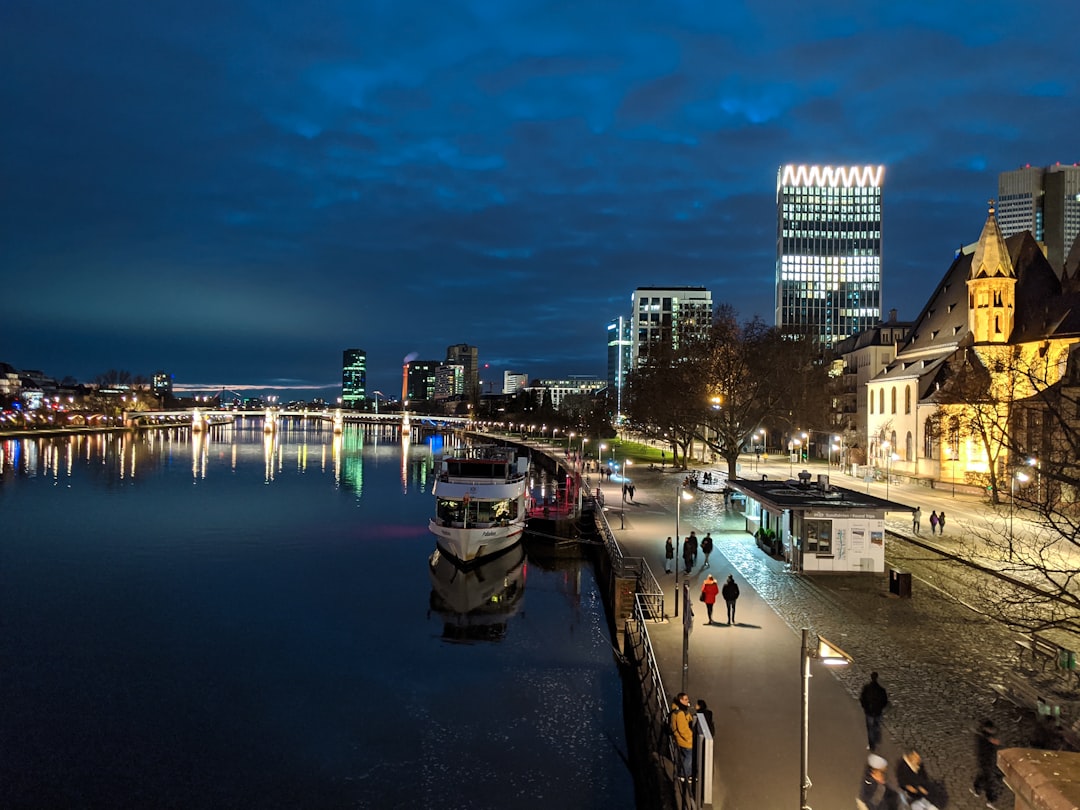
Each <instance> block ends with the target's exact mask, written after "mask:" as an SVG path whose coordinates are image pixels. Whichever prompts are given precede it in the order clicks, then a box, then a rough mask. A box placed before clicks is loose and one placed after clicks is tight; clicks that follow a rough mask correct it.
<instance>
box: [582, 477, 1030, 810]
mask: <svg viewBox="0 0 1080 810" xmlns="http://www.w3.org/2000/svg"><path fill="white" fill-rule="evenodd" d="M746 466H747V467H749V466H752V465H750V464H748V465H746ZM787 466H788V465H787V464H786V463H784V464H775V463H774V464H771V465H768V466H767V467H765V468H764V470H763V471H764V472H766V474H769V475H770V477H773V475H776V476H777V477H779V476H780V475H783V476H784V477H787V473H788V470H787ZM820 466H821V467H822V469H820V470H817V469H815V468H814V467H812V466H811V467H809V469H810V470H811V471H812V472H814V473H815V474H816V473H817V472H824V470H825V467H824V465H820ZM714 469H715V468H714ZM800 469H801V467H800ZM759 472H760V471H759ZM795 472H798V470H795ZM743 474H744V475H751V474H754V473H753V472H752V471H751V470H749V469H744V471H743ZM834 475H835V474H834ZM835 478H836V481H835V482H836V483H837V484H839V485H841V486H845V485H848V486H850V485H852V484H854V485H855V486H861V487H863V488H865V487H866V486H867V485H866V484H865V483H864V482H862V481H857V480H856V479H851V478H849V477H845V476H835ZM845 478H846V480H845ZM681 481H682V474H681V473H674V472H672V471H670V470H669V471H666V472H660V471H655V470H648V469H637V468H635V470H634V482H635V484H636V488H637V492H636V497H635V499H634V502H633V503H628V504H626V506H625V509H624V515H623V518H622V525H623V526H624V527H625V528H622V529H620V528H618V527H619V526H620V518H619V504H620V500H621V484H620V483H618V482H611V483H605V484H602V485H601V486H602V487H603V489H604V490H605V495H606V498H607V503H608V507H607V509H606V512H607V514H608V518H609V523H610V525H611V526H612V528H613V530H614V531H615V535H616V537H617V538H618V540H619V543H620V544H621V545H622V546H623V548H624V551H625V552H626V553H627V554H628V555H630V556H641V557H644V558H645V559H646V560H647V561H648V563H649V565H650V567H651V568H652V570H653V572H654V573H656V574H657V577H658V579H660V580H661V584H662V585H663V587H664V590H665V593H667V594H668V599H667V600H666V609H667V611H668V613H669V614H670V613H671V612H672V609H673V604H672V600H673V599H674V595H675V576H674V575H665V574H664V573H663V571H664V552H663V549H664V539H665V538H666V537H667V536H668V535H672V536H674V534H675V503H676V497H677V490H678V486H679V484H680V482H681ZM855 486H852V488H855ZM869 487H870V488H871V491H872V492H873V493H874V494H877V495H880V496H884V494H885V493H884V489H885V484H884V483H871V484H870V485H869ZM912 496H918V500H914V499H913V498H912ZM889 497H890V498H892V499H894V500H898V501H901V502H908V503H919V504H920V505H922V508H923V525H924V526H926V519H927V517H928V515H929V510H930V509H932V508H935V506H934V505H935V504H944V506H943V507H942V506H937V507H936V508H945V509H946V511H947V512H948V513H949V514H950V516H951V515H957V516H958V517H959V516H960V515H962V514H966V513H967V512H969V511H970V514H971V515H972V516H977V514H978V509H979V499H978V498H977V497H972V496H968V495H961V494H960V493H958V494H957V496H956V498H955V501H954V499H953V498H952V496H951V493H949V492H946V493H942V492H941V491H940V490H930V489H929V488H926V487H922V486H919V485H914V484H908V485H897V484H892V485H891V486H890V491H889ZM953 526H955V524H952V525H947V528H946V537H948V532H949V530H950V528H952V527H953ZM894 528H895V529H901V530H903V529H905V528H906V530H907V531H910V528H911V527H910V518H907V517H905V518H904V520H902V521H900V520H897V521H890V529H894ZM691 529H693V530H695V531H696V532H697V534H698V537H699V538H700V537H702V536H703V535H704V534H705V532H706V531H709V532H711V533H712V535H713V538H714V540H716V549H717V550H716V552H714V554H713V559H712V564H711V569H706V570H705V572H704V573H703V572H702V569H701V564H702V562H703V560H702V558H701V557H700V556H699V563H698V566H696V567H695V568H694V570H693V571H692V573H691V575H690V578H689V581H690V584H691V592H692V594H693V600H692V604H693V607H694V609H695V612H696V615H695V620H696V624H695V629H694V631H693V632H692V634H691V636H690V642H689V670H688V689H687V691H688V692H689V693H690V695H691V698H692V699H696V698H704V699H705V700H707V701H708V702H709V705H710V707H711V708H712V709H713V710H714V713H715V719H716V725H717V745H716V754H717V756H716V766H715V776H714V778H715V784H716V790H715V792H714V797H713V798H714V803H713V806H714V807H716V808H724V810H768V809H769V808H789V807H790V808H795V807H798V798H799V796H798V791H799V729H800V722H799V720H800V694H801V685H800V666H799V661H800V658H799V645H800V632H799V631H800V628H801V627H808V628H810V629H811V630H813V631H815V632H818V633H821V634H822V635H824V636H825V637H826V638H828V639H829V640H831V641H832V642H834V643H836V644H838V645H839V646H841V647H842V648H844V649H845V650H846V651H847V652H848V653H849V654H851V655H852V656H853V658H854V659H855V664H854V665H852V666H850V667H844V668H838V669H827V668H825V667H823V666H821V665H820V664H816V663H815V664H813V665H812V672H813V677H812V679H811V682H810V722H809V730H810V732H809V738H810V765H809V774H810V778H811V780H812V782H813V787H812V788H811V789H810V791H809V796H808V798H809V804H810V805H811V806H812V807H816V808H818V810H831V809H832V808H837V809H842V808H850V807H853V806H854V795H855V792H856V791H857V789H858V785H859V781H860V777H861V773H862V769H863V765H864V763H865V757H866V732H865V724H864V720H863V716H862V711H861V709H860V707H859V705H858V702H857V700H856V696H857V694H858V691H859V689H860V688H861V686H862V684H863V683H865V682H866V680H867V679H868V677H869V673H870V671H871V670H873V669H876V670H878V671H879V672H880V673H881V682H882V684H883V685H884V686H885V687H886V688H887V689H888V690H889V694H890V700H891V705H890V708H889V710H887V711H886V721H885V726H886V738H885V742H884V745H883V754H884V756H886V758H887V759H888V760H889V762H890V764H891V763H894V762H895V761H896V760H897V758H898V756H899V753H900V747H901V746H903V745H912V746H914V747H916V748H918V749H919V750H920V751H921V752H922V753H923V755H924V757H925V759H926V761H927V763H928V766H929V768H930V770H931V773H933V774H936V775H939V776H944V777H946V778H947V782H948V785H949V791H950V795H951V797H952V800H951V801H950V803H949V807H950V808H958V809H959V810H964V809H965V808H976V807H983V806H984V803H983V802H981V801H977V800H975V799H974V797H972V796H971V795H970V794H969V793H968V792H967V786H968V785H969V784H970V781H971V778H972V775H973V772H974V753H973V736H972V734H971V729H972V728H973V727H974V724H975V723H976V722H977V720H978V719H980V718H981V717H983V716H990V717H993V718H994V719H995V720H996V721H997V722H998V724H999V726H1000V727H1001V729H1002V737H1003V742H1004V743H1005V744H1006V745H1015V744H1026V742H1027V740H1026V736H1027V735H1028V734H1029V733H1030V729H1029V728H1027V727H1026V726H1025V725H1024V724H1023V723H1021V722H1017V719H1016V715H1015V714H1014V713H1013V712H1012V711H1011V710H1009V709H1008V708H1006V707H1000V706H996V705H994V704H993V698H994V695H993V693H992V692H991V691H990V690H989V688H988V687H987V683H988V682H990V681H991V680H993V679H994V678H996V677H999V676H1000V674H1001V673H1002V672H1004V671H1005V670H1007V669H1009V668H1010V667H1011V663H1012V660H1013V659H1012V655H1013V653H1012V650H1013V645H1012V644H1011V641H1010V635H1009V634H1008V633H1007V632H1006V631H1004V630H1003V629H1002V628H1001V627H999V626H998V625H996V624H995V623H993V622H992V621H990V620H988V619H986V618H985V617H981V616H978V615H976V614H974V613H972V612H971V611H969V610H968V609H966V608H965V607H963V606H962V605H961V604H959V603H958V602H957V601H955V600H954V599H953V598H951V597H950V596H948V595H945V594H942V593H940V592H938V591H936V590H934V589H933V588H931V587H928V586H926V585H925V583H922V582H921V581H920V580H918V579H917V580H916V582H915V586H914V587H913V597H912V598H911V599H896V598H893V597H890V596H889V595H888V576H887V574H877V575H872V574H832V575H825V576H820V575H819V576H816V577H814V576H798V575H792V574H789V573H787V572H786V571H785V570H784V565H783V563H782V562H779V561H776V560H773V559H771V558H769V557H768V556H766V555H765V554H763V553H762V552H761V551H760V550H759V549H758V548H757V546H756V544H755V543H754V541H753V540H752V538H751V537H750V536H749V535H748V534H746V532H745V527H744V525H743V518H742V516H741V515H740V514H738V513H735V512H728V511H725V510H724V508H723V499H722V498H721V497H720V496H718V495H715V494H708V493H701V492H699V493H697V494H696V497H695V500H694V501H692V502H690V503H689V504H684V505H683V506H682V508H681V519H680V526H679V533H680V534H681V535H682V536H683V537H685V536H686V535H688V534H689V532H690V530H691ZM924 534H925V532H924ZM886 551H887V554H888V553H889V549H888V547H887V549H886ZM908 567H910V566H908ZM710 570H711V572H712V573H713V575H714V576H716V578H717V579H718V580H720V581H721V582H722V581H723V579H724V578H726V576H727V574H728V573H733V574H734V575H735V579H736V581H737V582H738V583H739V586H740V588H741V591H742V595H741V597H740V599H739V602H738V610H737V614H736V618H737V623H736V625H735V626H734V627H727V626H715V625H714V626H707V625H706V624H704V605H702V604H701V603H700V602H698V601H697V593H698V591H699V589H700V585H701V583H702V581H703V580H704V577H705V575H706V574H708V573H709V572H710ZM680 581H682V577H681V576H680ZM714 618H716V619H722V618H724V607H723V605H722V604H720V605H718V606H717V608H716V609H715V616H714ZM648 630H649V634H650V636H651V638H652V640H653V643H654V646H655V649H656V654H657V660H658V663H659V666H660V668H661V672H662V675H663V677H664V681H665V684H666V686H667V689H668V691H669V693H672V694H674V693H675V692H677V691H679V688H680V684H681V680H682V625H681V622H679V621H676V620H674V617H671V619H670V620H669V621H667V622H662V623H655V624H650V625H649V627H648ZM890 770H891V768H890ZM1006 793H1007V791H1006ZM1009 806H1011V798H1009V799H1002V800H999V802H998V807H999V808H1007V807H1009Z"/></svg>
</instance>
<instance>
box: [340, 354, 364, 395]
mask: <svg viewBox="0 0 1080 810" xmlns="http://www.w3.org/2000/svg"><path fill="white" fill-rule="evenodd" d="M366 399H367V352H366V351H364V350H363V349H346V350H345V351H344V352H342V357H341V404H342V405H343V406H345V407H346V408H356V407H358V406H359V405H360V404H362V403H363V402H364V401H365V400H366Z"/></svg>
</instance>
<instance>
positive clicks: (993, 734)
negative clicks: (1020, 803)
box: [969, 720, 1001, 807]
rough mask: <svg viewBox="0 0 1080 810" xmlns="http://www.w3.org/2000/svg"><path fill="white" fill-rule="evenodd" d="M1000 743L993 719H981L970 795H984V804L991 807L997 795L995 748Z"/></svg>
mask: <svg viewBox="0 0 1080 810" xmlns="http://www.w3.org/2000/svg"><path fill="white" fill-rule="evenodd" d="M1000 745H1001V740H999V739H998V735H997V726H995V725H994V721H993V720H983V721H982V723H981V724H980V725H979V731H978V734H977V736H976V737H975V767H976V772H975V784H974V785H973V786H972V787H971V788H969V789H970V790H971V793H972V795H974V796H979V795H980V794H983V795H985V796H986V806H987V807H993V806H994V802H996V801H997V797H998V776H997V773H998V772H997V750H998V747H999V746H1000Z"/></svg>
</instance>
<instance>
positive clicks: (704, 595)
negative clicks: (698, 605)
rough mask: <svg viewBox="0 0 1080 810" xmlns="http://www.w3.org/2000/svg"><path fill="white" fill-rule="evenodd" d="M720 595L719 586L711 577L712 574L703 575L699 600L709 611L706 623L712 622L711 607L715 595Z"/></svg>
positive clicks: (714, 602)
mask: <svg viewBox="0 0 1080 810" xmlns="http://www.w3.org/2000/svg"><path fill="white" fill-rule="evenodd" d="M719 595H720V586H719V585H718V584H717V582H716V580H715V579H714V578H713V575H712V574H709V575H708V576H707V577H705V582H704V583H703V584H702V586H701V601H702V602H704V603H705V610H706V611H708V613H709V621H708V622H706V623H707V624H712V623H713V621H712V609H713V605H715V604H716V597H717V596H719Z"/></svg>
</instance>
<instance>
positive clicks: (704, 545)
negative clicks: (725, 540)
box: [701, 532, 713, 568]
mask: <svg viewBox="0 0 1080 810" xmlns="http://www.w3.org/2000/svg"><path fill="white" fill-rule="evenodd" d="M712 549H713V542H712V535H711V534H710V533H708V532H706V533H705V536H704V537H702V538H701V553H702V554H704V555H705V564H704V565H702V566H701V567H702V568H708V567H709V555H710V554H712Z"/></svg>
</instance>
